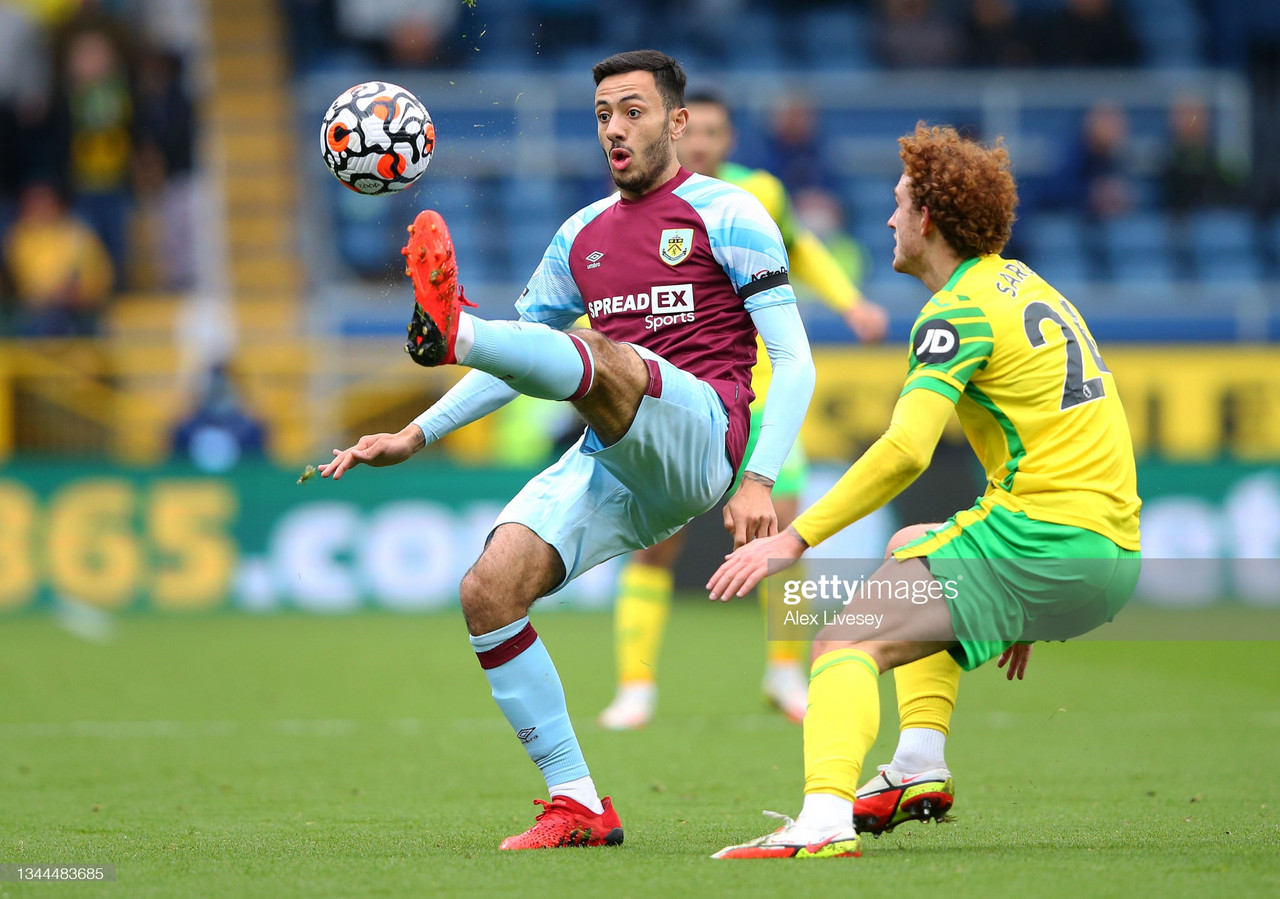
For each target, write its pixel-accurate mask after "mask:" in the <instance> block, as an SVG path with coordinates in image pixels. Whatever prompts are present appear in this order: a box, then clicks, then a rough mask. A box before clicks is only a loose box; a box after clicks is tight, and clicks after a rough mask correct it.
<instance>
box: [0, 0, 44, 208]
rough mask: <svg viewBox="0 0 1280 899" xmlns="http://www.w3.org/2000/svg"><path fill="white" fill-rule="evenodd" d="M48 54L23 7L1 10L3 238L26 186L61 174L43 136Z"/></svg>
mask: <svg viewBox="0 0 1280 899" xmlns="http://www.w3.org/2000/svg"><path fill="white" fill-rule="evenodd" d="M49 91H50V84H49V65H48V54H47V52H46V49H45V47H44V46H43V42H42V40H41V35H40V32H39V30H38V29H37V28H36V24H35V23H34V22H33V21H32V20H31V19H30V18H29V17H28V15H27V13H26V12H25V11H24V10H23V9H21V8H20V7H18V6H15V5H10V4H7V3H6V4H0V134H3V135H4V139H3V140H0V233H3V232H4V229H5V227H6V226H7V225H8V224H9V223H10V222H11V221H13V217H14V215H16V213H17V199H18V192H19V190H20V189H21V187H22V184H23V182H24V181H25V180H26V179H27V178H29V177H33V176H34V175H35V174H37V172H38V170H39V168H40V167H41V166H42V165H43V166H45V167H47V169H48V170H46V171H44V172H41V173H40V174H43V175H45V176H46V177H48V176H52V175H54V174H55V173H56V172H55V170H53V168H52V167H51V166H50V163H49V159H50V157H51V156H52V155H53V154H51V153H50V152H49V151H48V141H47V139H46V138H45V136H44V134H43V133H42V132H43V131H44V129H45V126H46V123H47V119H48V111H49V108H48V107H49Z"/></svg>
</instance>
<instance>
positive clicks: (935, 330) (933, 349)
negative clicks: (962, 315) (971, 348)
mask: <svg viewBox="0 0 1280 899" xmlns="http://www.w3.org/2000/svg"><path fill="white" fill-rule="evenodd" d="M959 349H960V335H959V334H957V333H956V328H955V325H953V324H951V322H949V321H943V320H938V321H931V322H929V323H927V324H925V325H923V326H922V327H921V328H920V330H918V331H917V332H916V339H915V344H914V345H913V346H912V350H913V352H914V353H915V356H916V358H917V359H919V360H920V361H921V362H923V363H924V364H925V365H932V364H934V363H936V362H950V361H951V360H952V359H954V358H955V356H956V353H957V352H958V351H959Z"/></svg>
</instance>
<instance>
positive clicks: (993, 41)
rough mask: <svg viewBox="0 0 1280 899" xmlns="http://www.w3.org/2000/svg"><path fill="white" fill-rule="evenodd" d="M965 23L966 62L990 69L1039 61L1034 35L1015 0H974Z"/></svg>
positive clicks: (1027, 64)
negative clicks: (1019, 15)
mask: <svg viewBox="0 0 1280 899" xmlns="http://www.w3.org/2000/svg"><path fill="white" fill-rule="evenodd" d="M964 26H965V29H964V30H965V39H964V54H965V59H964V61H965V64H966V65H969V66H971V67H973V68H979V69H988V68H1009V67H1015V66H1030V65H1032V64H1033V63H1035V61H1036V60H1035V53H1034V52H1033V51H1032V49H1031V39H1030V36H1029V35H1028V34H1027V30H1026V27H1025V23H1024V22H1023V21H1022V20H1021V19H1020V18H1019V17H1018V11H1017V9H1016V8H1015V7H1014V5H1013V0H973V2H972V3H971V4H970V6H969V14H968V16H967V17H966V18H965V23H964Z"/></svg>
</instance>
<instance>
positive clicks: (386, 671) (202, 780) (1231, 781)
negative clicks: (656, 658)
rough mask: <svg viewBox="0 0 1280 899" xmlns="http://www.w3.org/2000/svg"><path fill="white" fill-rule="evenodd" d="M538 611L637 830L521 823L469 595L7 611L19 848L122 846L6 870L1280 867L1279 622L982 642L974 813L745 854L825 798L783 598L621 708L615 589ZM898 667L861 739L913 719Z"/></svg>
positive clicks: (1241, 878) (502, 888)
mask: <svg viewBox="0 0 1280 899" xmlns="http://www.w3.org/2000/svg"><path fill="white" fill-rule="evenodd" d="M1206 614H1210V613H1206ZM535 621H536V623H537V626H538V628H539V630H540V632H541V633H542V634H543V636H544V638H545V640H546V642H547V644H548V646H549V647H550V650H551V653H552V656H553V657H554V658H555V659H556V662H557V664H558V665H559V668H560V672H561V674H562V677H563V679H564V682H565V687H566V691H567V693H568V696H569V702H570V709H571V710H572V711H573V712H574V715H575V721H576V724H577V728H578V733H579V736H580V737H581V740H582V743H583V746H584V749H585V750H586V755H587V759H588V761H589V762H590V764H591V766H592V773H593V775H594V777H595V779H596V782H597V784H598V785H599V786H600V787H601V788H602V789H603V790H604V791H605V792H607V793H609V794H611V795H612V796H613V797H614V800H615V802H616V804H617V807H618V809H619V812H620V814H621V816H622V820H623V824H624V826H625V828H626V844H625V845H624V846H622V847H621V848H619V849H594V850H560V851H542V852H526V853H499V852H498V851H497V850H496V848H495V847H496V846H497V844H498V842H499V840H501V839H502V837H504V836H506V835H507V834H509V833H515V832H517V831H520V830H523V829H524V828H525V827H527V826H528V825H529V824H531V823H532V820H533V813H534V811H535V809H534V807H533V805H532V804H531V802H530V800H531V799H533V798H534V797H535V796H541V795H542V789H543V787H542V782H541V779H540V778H539V776H538V775H537V772H536V770H535V769H534V768H533V766H532V765H531V764H530V763H529V761H528V760H527V758H526V757H525V755H524V752H523V750H522V749H521V747H520V744H519V742H518V741H517V740H516V739H515V738H514V736H513V735H512V734H511V733H510V732H509V730H508V728H507V726H506V724H505V722H504V721H503V720H502V719H501V716H500V715H499V712H498V710H497V708H496V706H495V705H494V704H493V702H492V700H491V699H490V698H489V696H488V690H487V686H486V684H485V681H484V678H483V676H482V674H481V671H480V668H479V666H478V665H477V664H476V662H475V659H474V657H473V656H472V654H471V652H470V651H469V647H468V644H467V641H466V638H465V632H464V629H463V626H462V622H461V619H460V617H459V616H457V615H456V614H448V615H433V616H426V617H397V616H393V615H390V614H375V613H370V614H367V615H359V616H354V617H337V618H322V617H303V616H294V615H281V616H274V617H264V618H253V617H248V616H239V615H225V616H212V617H201V618H191V619H174V618H169V619H164V618H157V617H147V616H141V615H139V616H131V617H125V618H123V619H121V620H120V621H118V622H117V623H116V625H115V634H114V638H113V639H111V640H110V641H109V642H104V643H92V642H85V641H83V640H81V639H79V638H76V637H73V636H71V635H70V634H69V633H67V632H66V631H64V630H62V629H61V628H59V627H58V626H57V624H55V623H54V621H53V620H52V619H51V618H45V617H37V616H26V617H16V618H10V619H8V620H5V621H3V622H0V695H2V696H3V700H2V701H0V862H4V863H13V862H23V863H93V864H104V863H111V864H115V865H116V871H117V880H116V882H114V883H111V884H93V885H91V884H75V885H59V884H48V883H42V884H18V883H3V884H0V896H15V897H16V896H41V897H44V896H58V895H71V894H74V895H77V896H99V895H102V896H106V895H121V896H124V895H127V896H131V897H133V896H157V897H160V896H163V897H174V896H199V897H205V896H308V897H311V896H361V895H376V896H462V895H465V896H469V897H479V896H487V895H519V896H542V895H547V896H577V895H583V896H602V897H603V896H610V897H613V896H655V895H656V896H662V897H664V899H668V897H678V896H698V897H702V899H708V897H719V896H769V895H777V896H793V895H867V896H881V897H898V896H916V895H920V896H925V895H929V896H982V897H990V896H993V895H995V896H1009V895H1013V896H1019V895H1021V896H1035V897H1041V896H1071V897H1073V899H1080V897H1086V896H1090V897H1092V896H1123V897H1126V899H1133V897H1144V896H1183V895H1195V896H1197V897H1205V896H1232V895H1276V894H1280V819H1278V818H1277V810H1278V809H1280V786H1277V782H1278V781H1277V778H1276V776H1275V772H1274V770H1273V766H1274V765H1276V764H1277V759H1278V758H1280V752H1278V751H1277V750H1278V749H1280V692H1278V691H1277V685H1278V684H1280V673H1278V672H1280V643H1191V642H1183V643H1169V642H1144V643H1117V642H1089V643H1077V644H1067V645H1063V644H1052V645H1042V646H1040V647H1037V650H1036V653H1035V655H1034V657H1033V658H1032V661H1031V667H1030V669H1029V672H1028V679H1027V680H1026V681H1025V682H1023V683H1012V684H1010V683H1007V682H1006V681H1005V680H1004V676H1003V672H999V671H997V670H995V668H994V667H993V666H991V667H989V668H984V669H980V670H978V671H976V672H972V673H970V674H967V675H965V678H964V680H963V682H962V686H961V691H960V703H959V708H958V710H957V713H956V716H955V720H954V722H953V732H952V737H951V740H950V745H949V747H948V760H949V763H950V765H951V768H952V769H953V771H954V772H955V774H956V778H957V787H958V799H957V804H956V807H955V810H954V814H955V820H954V822H953V823H948V824H943V825H930V826H927V827H926V826H924V825H917V824H911V825H907V826H904V827H902V828H900V829H899V831H897V832H895V833H894V834H890V835H888V836H885V837H883V838H881V839H879V840H875V839H868V840H867V842H866V845H865V848H864V854H863V857H862V858H860V859H844V860H829V861H822V862H785V861H757V862H736V863H735V862H715V861H711V860H709V859H708V858H707V856H708V855H710V853H712V852H713V851H715V850H716V849H719V848H720V847H722V846H724V845H726V844H727V843H733V842H738V841H740V840H743V839H747V838H750V837H754V836H757V835H759V834H761V833H763V832H765V830H767V829H769V828H771V827H772V826H773V823H772V822H771V821H770V820H769V819H766V818H764V817H763V816H762V815H761V814H760V812H761V810H762V809H775V810H778V811H782V812H787V813H790V814H794V813H795V812H796V811H797V810H798V808H799V802H800V790H801V732H800V729H799V728H797V727H795V726H793V725H790V724H788V723H787V722H786V721H785V720H783V719H782V718H781V717H780V716H778V715H776V714H774V713H771V712H769V711H767V710H766V709H765V708H764V707H763V706H762V704H761V702H760V697H759V693H758V685H759V676H760V671H761V666H762V641H761V624H760V618H759V611H758V608H757V607H755V605H754V604H753V603H742V604H740V605H731V606H721V605H719V604H716V605H714V606H713V605H711V604H708V603H706V602H705V601H704V602H695V601H689V602H682V603H678V604H677V606H676V608H675V610H674V612H673V615H672V624H671V629H670V631H669V634H668V639H667V646H666V649H665V652H664V656H663V665H662V667H663V670H662V675H663V679H662V694H661V704H660V716H659V718H658V720H657V721H655V722H654V724H653V725H651V726H650V727H649V728H647V729H645V730H643V731H640V732H637V733H624V734H614V733H607V732H604V731H601V730H600V729H599V728H598V727H597V726H596V725H595V724H594V716H595V713H596V712H598V711H599V709H600V708H601V707H602V706H603V705H604V704H605V703H606V702H607V700H608V698H609V696H610V694H611V691H612V669H613V663H612V647H611V640H610V629H611V623H610V619H609V617H608V616H607V615H605V614H599V613H568V612H561V613H554V614H542V615H536V616H535ZM882 686H883V696H884V702H883V703H882V710H883V716H884V719H883V721H884V723H883V726H882V728H881V736H880V740H879V742H878V743H877V745H876V748H875V751H874V753H873V755H872V757H871V759H869V765H868V769H870V765H874V764H875V763H876V762H881V761H885V760H887V756H888V754H889V752H890V751H891V747H892V743H893V740H894V736H895V733H896V717H895V715H894V704H893V698H892V679H891V678H888V677H886V678H884V679H883V682H882Z"/></svg>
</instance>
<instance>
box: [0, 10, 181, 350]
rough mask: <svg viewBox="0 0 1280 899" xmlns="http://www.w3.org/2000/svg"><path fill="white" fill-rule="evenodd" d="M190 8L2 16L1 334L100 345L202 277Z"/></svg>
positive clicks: (3, 13) (20, 12)
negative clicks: (139, 291)
mask: <svg viewBox="0 0 1280 899" xmlns="http://www.w3.org/2000/svg"><path fill="white" fill-rule="evenodd" d="M199 31H200V21H199V15H198V11H197V9H196V7H195V3H194V0H115V2H111V0H5V2H4V3H2V4H0V133H3V134H4V135H5V139H4V140H3V141H0V247H2V250H3V252H2V256H0V259H2V260H3V265H2V266H0V333H8V334H14V335H20V336H71V335H86V334H93V333H95V332H96V331H97V330H98V329H99V326H100V319H101V314H102V311H103V309H104V307H105V306H106V305H107V303H108V302H109V301H110V298H111V297H112V296H113V294H114V292H115V291H117V290H119V289H122V288H149V289H158V290H182V289H184V288H187V287H189V286H191V284H192V281H193V277H194V271H193V241H192V226H193V219H192V216H193V214H194V210H193V203H192V191H193V190H194V186H193V185H194V169H195V124H196V117H195V111H194V106H193V97H192V90H191V86H190V85H191V74H192V73H191V71H190V60H191V59H192V58H193V52H192V51H193V49H194V47H195V45H196V43H197V41H198V40H199Z"/></svg>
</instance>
